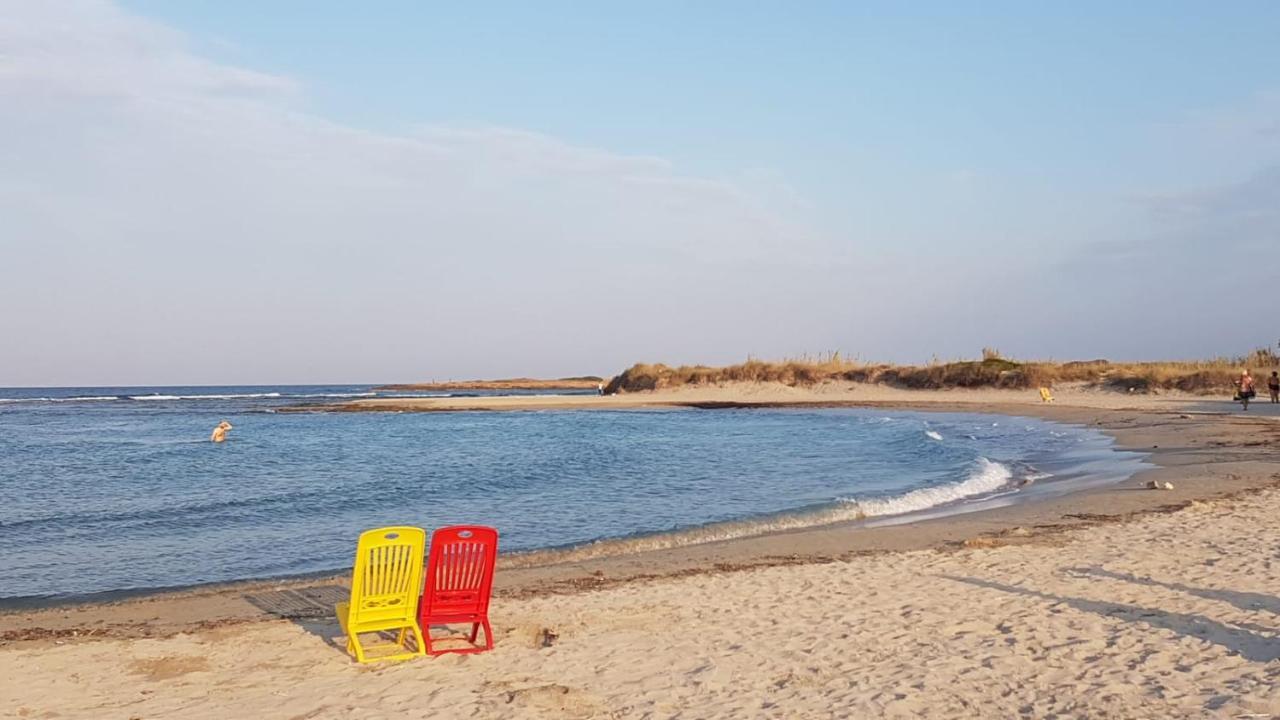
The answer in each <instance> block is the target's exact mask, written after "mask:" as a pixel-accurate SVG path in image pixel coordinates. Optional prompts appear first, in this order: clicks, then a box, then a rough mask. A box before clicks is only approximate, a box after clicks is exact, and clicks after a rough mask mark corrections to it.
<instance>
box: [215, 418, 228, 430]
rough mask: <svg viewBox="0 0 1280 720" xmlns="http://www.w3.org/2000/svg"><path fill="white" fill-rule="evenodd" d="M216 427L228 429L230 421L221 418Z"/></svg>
mask: <svg viewBox="0 0 1280 720" xmlns="http://www.w3.org/2000/svg"><path fill="white" fill-rule="evenodd" d="M218 427H220V428H222V429H223V430H230V429H231V423H229V422H227V421H226V420H223V421H222V422H220V423H218Z"/></svg>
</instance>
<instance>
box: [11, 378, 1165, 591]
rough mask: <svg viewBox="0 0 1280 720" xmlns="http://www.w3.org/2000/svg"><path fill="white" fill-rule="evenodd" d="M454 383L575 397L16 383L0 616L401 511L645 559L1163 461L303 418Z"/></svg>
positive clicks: (344, 534)
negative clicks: (220, 430)
mask: <svg viewBox="0 0 1280 720" xmlns="http://www.w3.org/2000/svg"><path fill="white" fill-rule="evenodd" d="M450 394H452V395H485V394H539V395H547V394H574V392H573V391H567V390H566V391H558V392H555V391H551V392H549V391H538V392H536V393H534V392H519V391H505V392H501V393H484V392H461V393H444V392H441V393H422V392H402V393H401V392H386V391H382V390H378V389H375V388H374V387H373V386H369V385H335V386H314V385H306V386H235V387H228V386H217V387H86V388H11V389H2V388H0V607H3V606H21V605H24V604H40V603H46V602H57V601H78V600H94V599H111V598H115V597H120V596H124V595H128V594H134V593H146V592H152V591H156V590H160V589H171V588H186V587H192V586H198V585H204V584H209V583H223V582H229V581H237V580H250V579H269V578H282V577H292V576H303V575H309V574H318V573H328V572H335V571H341V570H342V569H344V568H349V567H350V564H351V561H352V556H353V553H354V548H355V540H356V538H357V536H358V535H359V533H360V532H361V531H362V530H365V529H368V528H374V527H380V526H385V525H413V526H419V527H425V528H428V529H430V528H434V527H441V526H445V525H450V524H457V523H478V524H484V525H492V526H494V527H496V528H498V530H499V533H500V535H501V541H500V543H501V548H502V550H503V551H504V552H507V553H532V552H537V551H545V550H549V549H555V550H557V551H559V552H562V553H563V552H569V553H570V554H572V552H574V551H580V552H582V553H590V554H607V553H610V552H635V551H640V550H644V549H649V548H653V547H669V546H672V545H679V544H685V543H696V542H706V541H709V540H719V539H724V538H729V537H736V536H743V535H751V534H759V533H765V532H770V531H774V530H778V529H790V528H797V527H807V526H814V525H820V524H825V523H832V522H860V523H867V524H885V523H893V522H907V521H911V520H915V519H919V518H921V517H927V516H934V515H939V514H948V513H957V512H966V511H972V510H976V509H983V508H989V507H995V506H998V505H1006V504H1010V503H1015V502H1024V501H1028V500H1034V499H1036V498H1043V497H1048V496H1052V495H1058V494H1062V493H1066V492H1074V491H1078V490H1080V489H1082V488H1087V487H1093V486H1098V485H1105V484H1108V483H1114V482H1119V481H1121V480H1123V479H1125V478H1128V477H1130V476H1131V475H1132V474H1133V473H1135V472H1137V471H1138V470H1140V469H1142V468H1144V467H1145V466H1146V465H1145V462H1144V456H1143V455H1142V454H1140V453H1134V452H1127V451H1121V450H1118V449H1116V448H1115V447H1114V443H1113V441H1112V440H1111V438H1109V437H1108V436H1106V435H1104V434H1102V433H1101V432H1098V431H1097V430H1094V429H1091V428H1087V427H1076V426H1068V425H1063V424H1057V423H1052V422H1046V421H1043V420H1037V419H1030V418H1021V417H1009V416H1003V415H987V414H974V413H922V412H908V411H886V410H880V409H858V408H823V409H792V408H777V409H764V408H751V409H710V410H703V409H659V410H591V411H583V410H564V411H556V410H545V411H523V412H481V411H476V412H433V413H413V412H361V413H342V412H339V413H335V412H319V411H316V412H281V409H282V408H291V409H292V408H296V407H298V406H300V405H301V406H309V405H313V404H316V403H324V402H336V401H342V400H348V399H357V398H364V397H420V396H431V397H442V396H447V395H450ZM223 420H226V421H228V422H230V423H231V424H232V425H233V429H232V430H231V431H230V432H229V433H228V439H227V441H226V442H224V443H221V444H215V443H212V442H210V439H209V437H210V433H211V432H212V430H213V428H214V426H216V425H217V424H218V423H219V422H220V421H223ZM517 557H518V556H517Z"/></svg>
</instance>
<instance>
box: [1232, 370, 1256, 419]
mask: <svg viewBox="0 0 1280 720" xmlns="http://www.w3.org/2000/svg"><path fill="white" fill-rule="evenodd" d="M1257 394H1258V393H1257V391H1255V390H1254V387H1253V376H1252V375H1250V374H1249V371H1248V370H1245V371H1244V372H1242V373H1240V391H1239V393H1238V394H1237V395H1236V399H1238V400H1239V401H1240V404H1241V405H1243V406H1244V409H1245V410H1248V409H1249V400H1250V399H1252V398H1253V396H1255V395H1257Z"/></svg>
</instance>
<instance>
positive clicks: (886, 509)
mask: <svg viewBox="0 0 1280 720" xmlns="http://www.w3.org/2000/svg"><path fill="white" fill-rule="evenodd" d="M1012 479H1013V472H1012V471H1011V470H1010V469H1009V468H1008V467H1007V466H1005V465H1003V464H1001V463H998V462H993V461H991V460H988V459H987V458H984V457H980V458H978V466H977V467H976V468H974V469H973V471H972V472H970V473H969V475H968V477H966V478H965V479H964V480H962V481H960V482H957V483H949V484H947V485H939V486H937V487H931V488H920V489H918V490H912V491H910V492H908V493H905V494H903V495H898V496H895V497H889V498H868V499H862V500H859V499H857V498H840V499H839V501H838V502H837V503H836V504H834V505H830V506H827V507H822V508H815V509H813V510H807V511H799V512H794V513H784V514H779V515H774V516H771V517H765V518H753V519H749V520H733V521H728V522H719V523H711V524H709V525H702V526H699V527H692V528H686V529H682V530H675V531H671V532H663V533H653V534H646V535H639V536H636V537H629V538H613V539H605V540H597V541H595V542H592V543H587V544H585V545H577V546H573V547H568V548H560V549H552V550H533V551H530V552H527V553H520V554H517V555H512V556H509V557H508V558H505V559H504V562H505V563H506V564H507V567H525V566H531V565H542V564H544V563H548V562H568V561H574V562H576V561H581V560H588V559H592V558H598V557H608V556H614V555H626V554H631V553H637V552H648V551H651V550H666V549H669V548H675V547H684V546H686V545H700V544H703V543H711V542H720V541H723V540H736V539H738V538H743V537H753V536H756V535H764V534H768V533H773V532H783V531H789V530H806V529H809V528H814V527H821V526H823V525H833V524H836V523H842V522H854V521H858V520H866V519H869V518H874V517H884V516H888V515H903V514H906V513H911V512H918V511H920V510H928V509H930V508H934V507H937V506H939V505H947V504H950V503H958V502H961V501H963V500H965V499H966V498H972V497H976V496H980V495H990V494H992V493H995V492H996V491H998V490H1000V489H1002V488H1004V487H1006V486H1008V485H1009V484H1010V482H1011V481H1012ZM1015 491H1016V489H1015Z"/></svg>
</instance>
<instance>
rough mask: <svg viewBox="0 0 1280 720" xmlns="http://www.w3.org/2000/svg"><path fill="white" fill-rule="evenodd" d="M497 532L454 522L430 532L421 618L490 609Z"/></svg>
mask: <svg viewBox="0 0 1280 720" xmlns="http://www.w3.org/2000/svg"><path fill="white" fill-rule="evenodd" d="M497 558H498V531H497V530H494V529H493V528H491V527H484V526H482V525H454V526H452V527H445V528H440V529H439V530H436V531H435V532H434V533H432V534H431V552H430V554H429V555H428V557H427V573H426V583H425V585H426V586H425V588H424V589H423V591H422V613H421V616H420V617H421V618H432V617H441V616H449V615H467V614H484V613H485V612H487V611H488V610H489V591H490V590H491V589H492V588H493V568H494V564H495V563H496V562H497Z"/></svg>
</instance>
